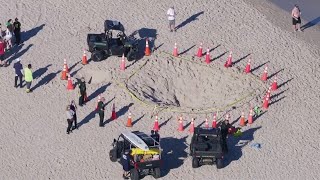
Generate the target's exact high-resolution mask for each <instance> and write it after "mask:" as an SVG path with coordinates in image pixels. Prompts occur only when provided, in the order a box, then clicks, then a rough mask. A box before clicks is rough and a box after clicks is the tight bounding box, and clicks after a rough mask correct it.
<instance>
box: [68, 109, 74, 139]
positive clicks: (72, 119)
mask: <svg viewBox="0 0 320 180" xmlns="http://www.w3.org/2000/svg"><path fill="white" fill-rule="evenodd" d="M66 115H67V122H68V127H67V134H69V133H70V132H72V129H71V127H72V123H73V121H74V117H73V115H74V111H72V110H71V108H70V105H68V106H67V108H66Z"/></svg>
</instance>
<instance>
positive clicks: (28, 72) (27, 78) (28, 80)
mask: <svg viewBox="0 0 320 180" xmlns="http://www.w3.org/2000/svg"><path fill="white" fill-rule="evenodd" d="M31 68H32V67H31V64H28V67H26V68H24V81H26V85H27V90H26V92H27V93H29V92H32V90H31V89H30V87H31V83H32V81H33V75H32V70H31Z"/></svg>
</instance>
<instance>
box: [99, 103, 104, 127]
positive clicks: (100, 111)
mask: <svg viewBox="0 0 320 180" xmlns="http://www.w3.org/2000/svg"><path fill="white" fill-rule="evenodd" d="M104 101H105V99H104V97H102V98H101V100H100V101H99V103H98V114H99V118H100V122H99V126H100V127H103V120H104V107H105V104H104Z"/></svg>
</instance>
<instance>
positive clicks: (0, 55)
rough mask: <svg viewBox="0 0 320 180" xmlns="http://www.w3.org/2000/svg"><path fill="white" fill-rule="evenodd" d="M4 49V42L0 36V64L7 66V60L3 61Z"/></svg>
mask: <svg viewBox="0 0 320 180" xmlns="http://www.w3.org/2000/svg"><path fill="white" fill-rule="evenodd" d="M5 49H6V43H5V42H4V40H3V39H2V38H1V37H0V66H7V65H8V62H7V61H5V57H4V55H5Z"/></svg>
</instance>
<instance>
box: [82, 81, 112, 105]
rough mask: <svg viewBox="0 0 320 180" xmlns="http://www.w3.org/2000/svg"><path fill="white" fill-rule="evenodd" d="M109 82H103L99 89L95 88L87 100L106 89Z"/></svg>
mask: <svg viewBox="0 0 320 180" xmlns="http://www.w3.org/2000/svg"><path fill="white" fill-rule="evenodd" d="M110 85H111V83H110V82H109V83H108V84H105V85H103V86H101V87H100V88H99V89H97V90H95V91H94V92H93V93H92V94H90V96H89V97H88V99H89V101H90V100H92V99H94V98H95V97H97V96H98V95H99V94H102V93H104V92H105V91H106V89H107V87H108V86H110Z"/></svg>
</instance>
